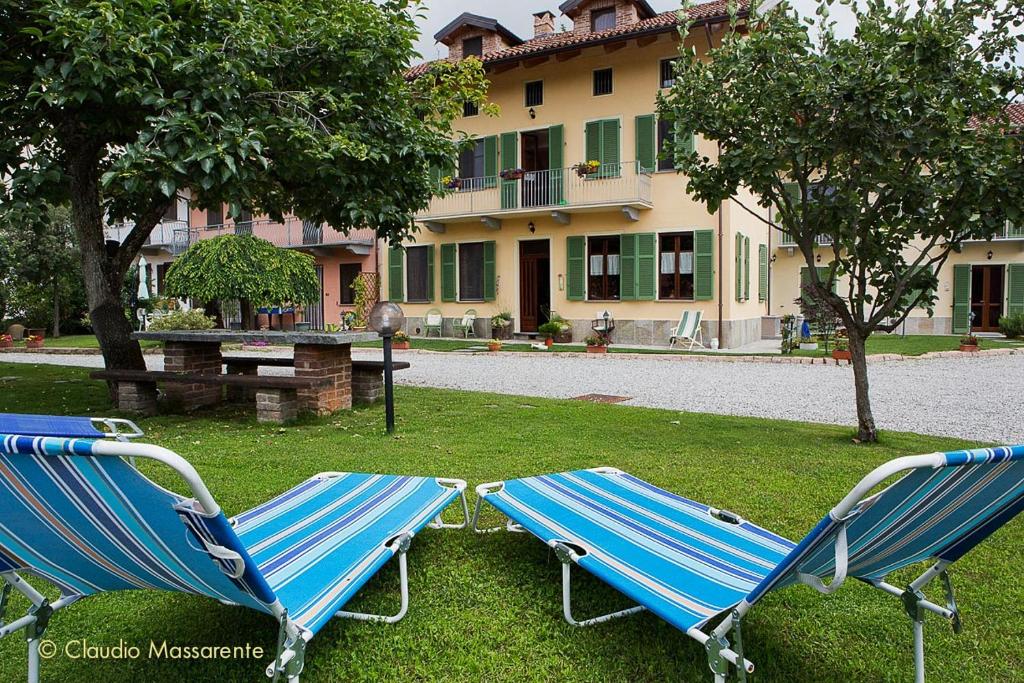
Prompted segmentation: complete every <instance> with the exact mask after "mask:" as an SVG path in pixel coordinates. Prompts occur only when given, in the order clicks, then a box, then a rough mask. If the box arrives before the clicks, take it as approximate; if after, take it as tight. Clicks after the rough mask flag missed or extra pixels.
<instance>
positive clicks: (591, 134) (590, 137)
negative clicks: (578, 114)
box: [586, 121, 602, 161]
mask: <svg viewBox="0 0 1024 683" xmlns="http://www.w3.org/2000/svg"><path fill="white" fill-rule="evenodd" d="M601 125H602V124H601V122H600V121H591V122H590V123H588V124H587V134H586V137H587V159H586V160H587V161H601Z"/></svg>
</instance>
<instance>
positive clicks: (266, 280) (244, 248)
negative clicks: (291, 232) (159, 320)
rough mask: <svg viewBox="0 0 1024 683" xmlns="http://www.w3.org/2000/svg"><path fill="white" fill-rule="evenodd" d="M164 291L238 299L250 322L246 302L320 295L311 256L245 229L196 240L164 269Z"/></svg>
mask: <svg viewBox="0 0 1024 683" xmlns="http://www.w3.org/2000/svg"><path fill="white" fill-rule="evenodd" d="M166 291H167V293H168V294H169V295H171V296H174V297H179V298H183V299H186V298H187V299H192V300H194V301H198V302H202V303H203V304H206V305H210V304H214V305H215V307H216V309H217V310H218V311H219V308H220V306H219V305H220V303H221V302H224V301H235V300H237V301H239V302H241V304H242V320H243V322H244V323H246V326H248V327H251V326H252V306H253V305H257V306H283V305H286V304H305V303H308V302H310V301H314V300H316V299H318V298H319V297H320V281H319V278H317V275H316V268H315V267H314V260H313V257H312V256H309V255H308V254H303V253H301V252H298V251H292V250H290V249H280V248H278V247H275V246H274V245H273V244H271V243H270V242H268V241H266V240H262V239H259V238H257V237H252V236H251V235H223V236H221V237H215V238H213V239H209V240H200V241H198V242H196V243H195V244H193V245H192V246H191V247H189V248H188V251H186V252H185V253H184V254H182V255H181V256H180V257H179V258H178V259H177V260H176V261H175V262H174V263H173V264H172V265H171V267H170V269H169V270H168V271H167V280H166Z"/></svg>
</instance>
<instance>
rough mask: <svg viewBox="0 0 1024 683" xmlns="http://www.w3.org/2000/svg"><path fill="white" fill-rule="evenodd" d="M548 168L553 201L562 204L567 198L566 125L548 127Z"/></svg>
mask: <svg viewBox="0 0 1024 683" xmlns="http://www.w3.org/2000/svg"><path fill="white" fill-rule="evenodd" d="M548 168H549V169H550V171H549V173H550V176H551V179H550V181H549V182H550V183H551V195H550V200H551V203H552V204H556V205H557V204H561V203H562V202H563V201H564V200H565V126H562V125H558V126H551V127H550V128H548Z"/></svg>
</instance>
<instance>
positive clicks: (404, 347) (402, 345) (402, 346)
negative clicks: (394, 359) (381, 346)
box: [391, 341, 412, 351]
mask: <svg viewBox="0 0 1024 683" xmlns="http://www.w3.org/2000/svg"><path fill="white" fill-rule="evenodd" d="M391 348H393V349H395V350H396V351H408V350H409V349H411V348H412V344H411V343H409V342H407V341H401V342H400V341H396V342H391Z"/></svg>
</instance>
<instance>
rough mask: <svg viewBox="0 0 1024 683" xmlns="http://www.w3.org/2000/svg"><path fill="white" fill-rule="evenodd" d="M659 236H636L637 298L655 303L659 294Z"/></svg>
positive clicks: (649, 233)
mask: <svg viewBox="0 0 1024 683" xmlns="http://www.w3.org/2000/svg"><path fill="white" fill-rule="evenodd" d="M657 246H658V236H657V235H655V234H654V233H653V232H644V233H640V234H638V235H637V236H636V298H637V300H639V301H654V299H655V295H656V293H657V287H656V282H657V277H658V276H657V273H658V253H657Z"/></svg>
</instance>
